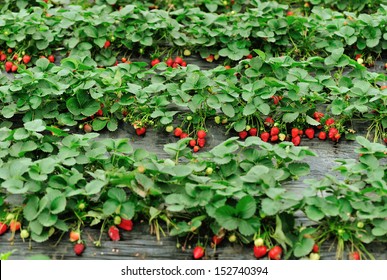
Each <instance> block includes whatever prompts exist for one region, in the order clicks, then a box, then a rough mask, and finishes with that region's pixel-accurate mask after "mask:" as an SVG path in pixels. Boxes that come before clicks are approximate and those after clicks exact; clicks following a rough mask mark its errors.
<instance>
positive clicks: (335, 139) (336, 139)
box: [332, 133, 341, 142]
mask: <svg viewBox="0 0 387 280" xmlns="http://www.w3.org/2000/svg"><path fill="white" fill-rule="evenodd" d="M340 138H341V134H340V133H336V134H335V136H334V137H333V139H332V140H333V141H336V142H338V141H339V139H340Z"/></svg>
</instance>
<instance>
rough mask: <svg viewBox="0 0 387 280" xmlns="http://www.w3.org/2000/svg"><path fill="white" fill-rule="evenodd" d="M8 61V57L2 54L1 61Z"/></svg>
mask: <svg viewBox="0 0 387 280" xmlns="http://www.w3.org/2000/svg"><path fill="white" fill-rule="evenodd" d="M6 59H7V55H6V54H5V53H2V54H1V55H0V61H5V60H6Z"/></svg>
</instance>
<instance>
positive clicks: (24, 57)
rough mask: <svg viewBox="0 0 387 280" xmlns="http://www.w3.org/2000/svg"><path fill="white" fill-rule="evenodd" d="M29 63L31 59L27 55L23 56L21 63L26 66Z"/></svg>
mask: <svg viewBox="0 0 387 280" xmlns="http://www.w3.org/2000/svg"><path fill="white" fill-rule="evenodd" d="M30 61H31V57H30V56H29V55H27V54H26V55H24V56H23V62H24V64H28V63H29V62H30Z"/></svg>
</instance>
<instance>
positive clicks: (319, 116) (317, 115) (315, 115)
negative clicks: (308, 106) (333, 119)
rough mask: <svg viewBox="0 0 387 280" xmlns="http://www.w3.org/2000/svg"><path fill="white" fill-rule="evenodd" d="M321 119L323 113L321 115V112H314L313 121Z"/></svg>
mask: <svg viewBox="0 0 387 280" xmlns="http://www.w3.org/2000/svg"><path fill="white" fill-rule="evenodd" d="M322 117H324V113H321V112H314V113H313V118H314V119H321V118H322Z"/></svg>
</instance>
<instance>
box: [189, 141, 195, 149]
mask: <svg viewBox="0 0 387 280" xmlns="http://www.w3.org/2000/svg"><path fill="white" fill-rule="evenodd" d="M189 145H190V146H191V147H195V146H196V140H195V139H191V140H189Z"/></svg>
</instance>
